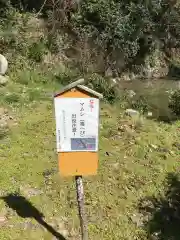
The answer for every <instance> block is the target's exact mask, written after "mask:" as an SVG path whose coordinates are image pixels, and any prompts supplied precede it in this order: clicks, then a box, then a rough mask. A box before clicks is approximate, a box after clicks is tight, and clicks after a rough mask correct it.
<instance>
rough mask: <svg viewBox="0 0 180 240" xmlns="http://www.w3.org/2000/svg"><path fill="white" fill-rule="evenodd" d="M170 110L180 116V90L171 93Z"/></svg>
mask: <svg viewBox="0 0 180 240" xmlns="http://www.w3.org/2000/svg"><path fill="white" fill-rule="evenodd" d="M169 108H170V109H171V110H172V112H173V113H174V114H175V115H176V116H180V90H176V91H174V92H173V93H171V95H170V98H169Z"/></svg>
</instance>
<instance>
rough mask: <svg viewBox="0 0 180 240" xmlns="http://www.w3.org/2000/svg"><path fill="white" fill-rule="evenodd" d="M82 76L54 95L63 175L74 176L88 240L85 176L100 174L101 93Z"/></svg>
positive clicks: (58, 147)
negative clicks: (86, 84) (98, 170)
mask: <svg viewBox="0 0 180 240" xmlns="http://www.w3.org/2000/svg"><path fill="white" fill-rule="evenodd" d="M82 83H84V79H79V80H77V81H76V82H73V83H71V84H69V85H68V86H66V87H65V88H64V89H62V90H61V91H60V92H59V93H57V94H56V95H55V96H54V103H55V117H56V141H57V153H58V162H59V172H60V175H61V176H66V177H68V176H74V177H75V182H76V192H77V203H78V210H79V219H80V227H81V234H82V240H88V226H87V218H86V214H85V206H84V189H83V181H82V176H90V175H91V176H92V175H96V174H97V168H98V134H99V99H100V98H103V96H102V94H100V93H98V92H96V91H94V90H92V89H89V88H88V87H86V86H83V85H81V84H82Z"/></svg>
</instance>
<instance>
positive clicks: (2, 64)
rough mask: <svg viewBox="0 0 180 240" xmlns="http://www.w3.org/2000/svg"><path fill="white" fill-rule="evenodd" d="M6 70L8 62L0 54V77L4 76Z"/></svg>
mask: <svg viewBox="0 0 180 240" xmlns="http://www.w3.org/2000/svg"><path fill="white" fill-rule="evenodd" d="M7 69H8V61H7V59H6V58H5V57H4V56H3V55H1V54H0V75H4V74H5V73H6V72H7Z"/></svg>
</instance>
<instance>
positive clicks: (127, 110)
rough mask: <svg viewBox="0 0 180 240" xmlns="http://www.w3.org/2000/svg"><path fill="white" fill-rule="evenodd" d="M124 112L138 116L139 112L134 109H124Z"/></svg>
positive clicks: (131, 115)
mask: <svg viewBox="0 0 180 240" xmlns="http://www.w3.org/2000/svg"><path fill="white" fill-rule="evenodd" d="M125 114H126V115H127V116H130V117H134V116H138V115H139V112H138V111H136V110H134V109H126V111H125Z"/></svg>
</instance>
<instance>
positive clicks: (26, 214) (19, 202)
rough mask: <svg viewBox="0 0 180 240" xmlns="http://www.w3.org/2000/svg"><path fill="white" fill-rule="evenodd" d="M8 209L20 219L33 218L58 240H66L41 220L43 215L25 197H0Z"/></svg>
mask: <svg viewBox="0 0 180 240" xmlns="http://www.w3.org/2000/svg"><path fill="white" fill-rule="evenodd" d="M1 199H3V200H4V202H5V203H6V204H7V205H8V207H9V208H11V209H13V210H14V211H16V213H17V214H18V215H19V216H20V217H22V218H34V219H35V220H36V221H37V222H38V223H39V224H41V225H42V226H43V227H44V228H46V229H47V231H48V232H50V233H51V234H52V235H53V236H55V237H56V238H57V239H58V240H66V239H65V238H64V237H63V236H62V235H61V234H60V233H58V232H56V230H55V229H53V228H52V227H51V226H50V225H49V224H48V223H46V222H45V221H44V220H43V217H44V215H43V214H42V213H41V212H39V210H38V209H37V208H35V207H34V206H33V205H32V204H31V203H30V202H29V201H28V200H27V199H26V198H25V197H23V196H20V195H18V194H9V195H7V196H5V197H1Z"/></svg>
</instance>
